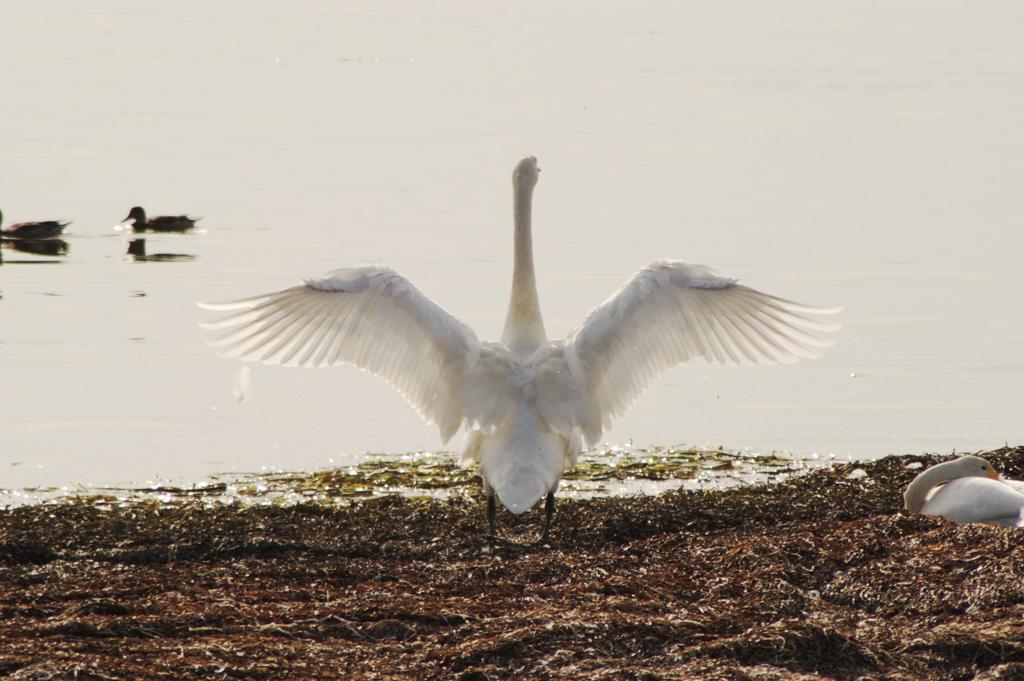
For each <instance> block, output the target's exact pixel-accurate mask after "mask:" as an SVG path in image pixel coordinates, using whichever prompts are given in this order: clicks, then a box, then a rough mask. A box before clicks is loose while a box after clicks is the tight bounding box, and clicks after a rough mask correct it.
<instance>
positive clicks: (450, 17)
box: [0, 0, 1024, 488]
mask: <svg viewBox="0 0 1024 681" xmlns="http://www.w3.org/2000/svg"><path fill="white" fill-rule="evenodd" d="M1022 35H1024V5H1022V4H1021V3H1019V2H1016V1H1009V0H1007V1H1005V2H987V3H983V4H977V3H961V2H941V1H940V2H936V1H934V0H928V1H927V2H925V1H923V0H918V1H912V2H905V3H871V4H867V3H857V2H820V1H818V0H806V1H788V2H779V3H761V2H756V1H753V0H751V1H749V2H733V3H720V2H712V1H710V0H704V1H702V2H687V3H654V2H650V3H644V2H641V3H622V4H620V5H618V6H617V7H606V6H603V5H602V6H600V7H599V6H597V5H594V4H593V3H577V4H575V5H573V4H571V3H562V4H555V5H552V4H551V3H541V2H537V3H516V4H514V5H510V4H503V5H500V6H499V7H487V6H486V4H483V5H481V4H480V3H470V2H465V3H462V4H459V3H450V2H446V3H424V2H406V3H384V4H381V3H347V2H334V1H330V2H329V1H327V0H309V1H306V2H299V3H250V2H238V1H235V0H231V1H228V0H224V1H221V2H216V3H209V2H195V1H190V0H183V1H182V2H176V3H165V2H159V3H158V2H153V1H151V0H133V1H132V2H126V1H116V0H98V1H96V2H89V3H81V2H71V1H69V0H51V1H48V2H36V1H33V2H28V1H26V0H5V2H4V3H3V5H2V7H0V73H2V74H3V75H2V83H3V85H2V91H3V102H4V106H3V116H2V117H0V188H2V194H0V209H2V210H3V211H4V214H5V220H6V221H7V222H18V221H21V220H33V219H47V218H63V219H73V220H74V224H73V225H72V226H71V227H70V228H69V229H68V235H67V237H66V240H67V242H68V244H69V248H70V250H69V252H68V253H67V255H66V256H40V255H33V254H26V253H21V252H18V251H15V250H11V249H10V248H4V249H2V250H0V254H2V256H3V263H2V265H0V295H2V298H0V428H2V431H0V432H2V436H0V487H6V488H12V487H24V486H29V485H77V484H81V485H105V484H119V483H128V482H144V481H148V480H154V479H171V480H184V481H191V480H198V479H202V478H204V477H205V476H207V475H210V474H213V473H217V472H224V471H237V470H259V469H260V468H261V467H280V468H286V469H290V470H302V469H315V468H320V467H324V466H329V465H331V464H332V463H335V462H351V461H354V460H356V459H358V457H359V456H360V455H361V453H363V452H367V451H388V452H401V451H413V450H424V449H436V448H439V447H440V443H439V441H438V437H437V433H436V431H435V430H433V429H431V428H429V427H427V426H426V425H424V424H423V423H421V422H420V421H419V419H418V417H417V416H416V415H415V413H414V412H413V411H412V409H411V408H410V407H408V406H407V405H406V404H405V403H404V402H403V401H402V399H401V398H400V397H399V396H398V395H397V394H395V393H394V392H393V391H392V390H391V389H390V388H389V387H388V386H387V385H385V384H383V383H381V382H379V381H377V380H376V379H374V378H373V377H371V376H368V375H366V374H363V373H361V372H359V371H357V370H355V369H351V368H343V367H339V368H335V369H331V370H316V371H314V370H288V369H281V368H274V367H263V366H256V367H254V368H253V372H252V384H251V389H250V391H249V394H248V397H247V399H245V400H244V401H242V402H238V401H236V400H235V398H234V396H233V390H234V389H235V387H236V384H237V382H238V375H239V369H240V366H241V365H240V364H239V363H238V362H236V361H233V360H232V361H229V360H222V359H219V358H217V357H216V355H215V353H214V352H213V351H212V350H210V349H208V348H206V347H205V346H204V345H203V343H204V340H205V336H204V333H203V332H202V331H200V330H199V329H198V328H197V327H196V324H197V322H199V321H201V320H202V319H203V318H204V314H203V313H202V311H200V310H198V309H197V308H196V307H195V305H194V303H195V301H197V300H214V301H216V300H228V299H232V298H236V297H242V296H246V295H251V294H254V293H260V292H264V291H270V290H276V289H280V288H283V287H286V286H290V285H293V284H294V283H296V282H297V281H298V280H299V279H300V278H302V277H304V276H308V275H317V274H320V273H323V272H325V271H327V270H330V269H334V268H337V267H343V266H348V265H355V264H366V263H387V264H390V265H392V266H394V267H395V268H397V269H398V270H400V271H401V272H402V273H403V274H405V275H407V276H409V277H410V278H411V279H412V280H413V281H414V282H415V283H416V284H417V285H419V286H420V287H421V288H422V289H423V290H424V291H425V292H426V293H427V294H428V295H430V296H432V297H433V298H435V299H436V300H437V301H438V302H440V303H441V304H442V305H444V306H445V307H446V308H447V309H448V310H450V311H451V312H453V313H454V314H456V315H457V316H459V317H460V318H461V319H463V320H464V321H466V322H467V323H469V324H470V325H472V326H473V327H474V328H475V329H476V331H477V332H478V334H479V335H480V336H481V337H482V338H495V337H497V336H498V335H500V330H501V325H502V322H503V320H504V314H505V303H506V300H507V296H508V285H509V281H510V278H511V187H510V174H511V170H512V167H513V165H514V164H515V162H516V161H517V160H518V159H519V158H521V157H522V156H524V155H527V154H535V155H536V156H538V157H539V159H540V165H541V167H542V168H543V173H542V175H541V180H540V184H539V186H538V189H537V194H536V205H535V210H536V217H535V247H536V253H537V256H536V257H537V265H538V268H539V287H540V293H541V300H542V305H543V307H544V312H545V320H546V323H547V327H548V331H549V332H550V333H551V334H552V335H559V336H560V335H564V334H565V333H566V332H568V331H569V330H570V329H571V328H572V327H573V326H574V325H575V324H576V323H577V322H578V321H579V320H580V319H582V317H583V316H584V315H585V313H586V312H587V311H588V310H589V309H590V308H591V307H592V306H593V305H595V304H597V303H599V302H600V301H602V300H603V299H604V298H605V297H607V296H608V295H609V294H610V293H612V292H613V291H614V290H615V289H616V288H617V287H618V286H619V285H620V284H621V283H622V282H624V281H625V280H626V278H628V277H629V276H630V275H631V274H632V273H633V272H634V271H635V270H636V269H637V268H639V267H641V266H642V265H644V264H646V263H648V262H649V261H651V260H653V259H656V258H661V257H672V258H678V259H681V260H685V261H689V262H696V263H702V264H707V265H710V266H712V267H715V268H716V269H718V270H719V271H721V272H723V273H725V274H729V275H732V276H737V277H740V278H742V279H743V280H744V282H745V283H747V284H749V285H751V286H753V287H755V288H759V289H762V290H766V291H769V292H772V293H776V294H778V295H782V296H786V297H790V298H794V299H797V300H800V301H804V302H808V303H812V304H821V305H844V306H846V312H845V313H844V315H843V321H844V323H845V329H844V330H843V331H842V332H841V333H840V334H839V335H838V336H837V338H836V340H837V345H836V347H834V348H832V349H831V350H830V351H828V352H827V354H826V356H825V358H824V359H822V360H819V361H814V362H805V363H801V364H798V365H796V366H789V367H772V368H721V367H710V366H707V365H704V364H702V363H697V364H694V365H690V366H687V367H683V368H680V369H677V370H675V371H673V372H671V373H670V374H668V375H667V376H665V377H664V378H663V379H662V380H660V381H659V382H658V383H657V384H656V385H655V386H654V387H653V388H652V389H651V390H649V391H648V392H647V393H646V394H645V395H644V396H643V397H642V398H641V400H640V401H639V402H638V403H637V404H636V405H635V406H634V408H633V410H632V411H631V412H630V413H629V415H628V416H627V417H626V418H624V419H621V420H620V421H619V422H618V423H617V424H616V426H615V428H614V430H612V431H611V432H610V433H608V434H607V440H608V442H610V443H623V442H626V441H627V440H630V439H632V440H633V441H634V442H636V443H637V444H643V445H646V444H649V443H658V444H664V445H668V444H676V443H688V444H691V445H696V446H703V445H724V446H726V447H730V448H744V447H749V448H752V449H756V450H761V451H770V450H773V449H781V450H789V451H792V452H794V453H797V454H807V455H809V454H811V453H815V452H817V453H820V454H821V455H822V456H825V455H827V454H829V453H833V454H837V455H839V456H846V455H849V456H852V457H863V458H871V457H876V456H880V455H884V454H887V453H892V452H897V453H898V452H919V451H922V450H932V451H934V450H939V451H949V450H951V449H953V448H957V449H963V448H969V449H977V448H985V447H995V446H999V445H1002V444H1003V443H1004V442H1007V441H1009V442H1011V443H1019V442H1021V441H1024V397H1022V391H1021V385H1022V382H1024V304H1022V303H1021V294H1022V292H1024V269H1022V267H1021V255H1022V253H1024V236H1022V229H1024V126H1022V125H1021V121H1022V120H1024V40H1021V36H1022ZM135 204H141V205H143V206H145V207H146V208H147V209H148V210H149V211H150V212H151V213H153V214H160V213H181V212H188V213H190V214H193V215H199V216H202V217H203V220H202V222H201V223H200V225H201V230H200V231H198V232H197V233H195V234H189V235H167V236H150V237H149V238H148V240H147V248H148V252H149V253H150V254H156V253H169V254H181V255H192V256H195V259H194V260H191V261H171V262H160V261H146V262H134V261H132V259H131V258H129V257H127V256H126V255H125V254H126V250H127V237H126V236H125V235H124V234H123V233H120V232H117V231H115V229H114V225H115V224H116V223H117V222H118V221H119V220H120V219H121V218H123V217H124V216H125V215H126V214H127V212H128V209H129V208H130V207H131V206H132V205H135ZM30 263H32V264H30ZM458 444H459V443H458V442H453V443H451V445H450V446H453V447H457V446H458Z"/></svg>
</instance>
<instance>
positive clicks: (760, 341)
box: [565, 260, 839, 445]
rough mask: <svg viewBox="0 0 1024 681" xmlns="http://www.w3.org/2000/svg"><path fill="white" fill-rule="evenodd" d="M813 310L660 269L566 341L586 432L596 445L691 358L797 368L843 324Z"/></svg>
mask: <svg viewBox="0 0 1024 681" xmlns="http://www.w3.org/2000/svg"><path fill="white" fill-rule="evenodd" d="M837 311H838V310H827V309H823V308H815V307H809V306H807V305H801V304H799V303H794V302H792V301H789V300H785V299H782V298H777V297H775V296H771V295H768V294H766V293H761V292H760V291H755V290H754V289H751V288H747V287H746V286H741V285H740V284H739V283H737V281H736V280H735V279H731V278H729V277H721V276H718V275H716V274H714V273H713V272H711V271H710V270H709V269H707V268H705V267H701V266H699V265H687V264H686V263H681V262H675V261H667V260H666V261H659V262H655V263H653V264H651V265H649V266H647V267H645V268H643V269H642V270H640V271H639V272H637V273H636V275H634V276H633V278H632V279H630V280H629V281H628V282H627V283H626V285H625V286H623V287H622V288H621V289H619V291H618V292H617V293H615V294H614V295H613V296H612V297H611V298H609V299H608V300H606V301H605V302H604V303H602V304H601V305H599V306H598V307H596V308H595V309H594V310H593V311H591V313H590V314H589V315H588V316H587V318H586V319H585V320H584V321H583V323H582V324H580V326H579V327H577V328H576V329H575V330H574V331H573V332H572V333H571V334H570V335H569V338H568V339H567V340H566V345H565V357H566V361H567V365H568V368H569V369H570V370H571V371H572V373H573V375H574V377H575V378H576V380H577V381H579V383H580V384H581V385H582V386H583V395H584V400H585V403H584V404H583V405H582V410H583V422H582V424H581V428H582V431H583V435H584V437H585V438H586V440H587V443H588V444H590V445H593V444H594V443H595V442H597V439H598V438H599V437H600V435H601V433H602V432H603V431H604V430H606V429H607V428H609V427H610V426H611V420H612V418H613V417H615V416H618V415H620V414H622V413H623V412H625V410H626V409H627V408H628V407H629V405H630V404H632V403H633V401H634V400H635V399H636V398H637V397H639V395H640V393H641V392H642V391H643V390H644V389H645V388H646V387H647V385H648V384H649V383H650V382H651V381H653V380H654V379H655V378H656V377H657V376H658V375H659V374H661V373H663V372H664V371H667V370H668V369H670V368H672V367H673V366H675V365H677V364H680V363H682V362H685V361H687V360H689V359H692V358H695V357H700V358H703V359H705V360H707V361H709V362H719V363H734V364H744V363H751V364H774V363H777V362H794V361H796V360H797V359H798V358H800V357H816V356H818V354H819V352H818V351H819V349H820V348H824V347H828V346H829V345H831V344H832V343H831V341H829V340H828V339H827V338H825V337H824V336H823V333H824V332H828V331H834V330H835V329H837V328H839V327H838V325H833V324H827V323H824V322H823V321H822V320H821V319H820V317H821V316H822V315H829V314H832V313H834V312H837Z"/></svg>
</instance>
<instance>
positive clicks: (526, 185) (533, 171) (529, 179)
mask: <svg viewBox="0 0 1024 681" xmlns="http://www.w3.org/2000/svg"><path fill="white" fill-rule="evenodd" d="M538 177H540V168H538V167H537V157H536V156H527V157H526V158H524V159H523V160H522V161H520V162H519V163H517V164H516V169H515V170H514V171H512V186H513V187H515V188H516V189H517V190H521V189H525V190H530V189H533V188H534V187H535V186H536V184H537V178H538Z"/></svg>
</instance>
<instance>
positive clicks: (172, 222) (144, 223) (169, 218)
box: [121, 206, 199, 232]
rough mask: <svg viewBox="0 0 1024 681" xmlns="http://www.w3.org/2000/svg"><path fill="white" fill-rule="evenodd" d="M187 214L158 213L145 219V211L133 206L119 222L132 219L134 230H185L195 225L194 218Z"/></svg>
mask: <svg viewBox="0 0 1024 681" xmlns="http://www.w3.org/2000/svg"><path fill="white" fill-rule="evenodd" d="M198 219H199V218H190V217H189V216H187V215H158V216H156V217H155V218H149V219H146V211H144V210H143V209H142V207H141V206H135V207H134V208H132V209H131V210H130V211H129V212H128V217H126V218H125V219H124V220H122V221H121V222H128V221H129V220H131V221H132V229H133V230H134V231H136V232H186V231H188V230H190V229H192V228H193V227H195V226H196V220H198Z"/></svg>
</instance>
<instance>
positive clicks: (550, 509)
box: [540, 492, 555, 544]
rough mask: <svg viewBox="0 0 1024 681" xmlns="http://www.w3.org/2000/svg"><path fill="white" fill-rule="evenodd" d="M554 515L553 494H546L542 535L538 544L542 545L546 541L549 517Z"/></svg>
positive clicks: (549, 527) (549, 522) (549, 525)
mask: <svg viewBox="0 0 1024 681" xmlns="http://www.w3.org/2000/svg"><path fill="white" fill-rule="evenodd" d="M554 514H555V493H554V492H548V497H547V499H545V500H544V534H542V535H541V537H540V543H541V544H543V543H545V542H547V540H548V531H549V530H550V529H551V517H552V516H553V515H554Z"/></svg>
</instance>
